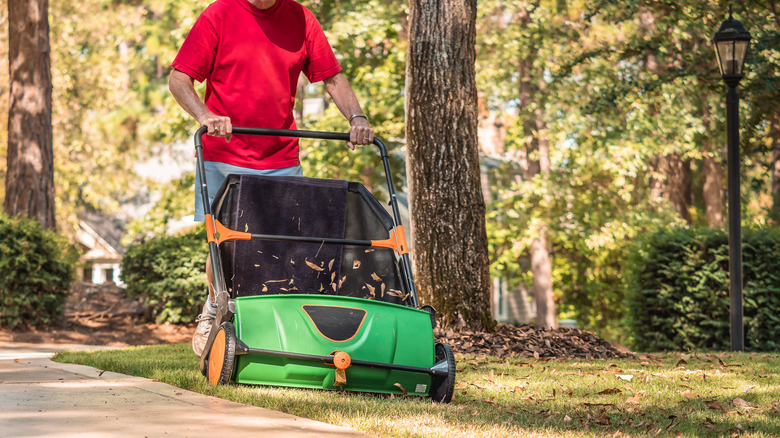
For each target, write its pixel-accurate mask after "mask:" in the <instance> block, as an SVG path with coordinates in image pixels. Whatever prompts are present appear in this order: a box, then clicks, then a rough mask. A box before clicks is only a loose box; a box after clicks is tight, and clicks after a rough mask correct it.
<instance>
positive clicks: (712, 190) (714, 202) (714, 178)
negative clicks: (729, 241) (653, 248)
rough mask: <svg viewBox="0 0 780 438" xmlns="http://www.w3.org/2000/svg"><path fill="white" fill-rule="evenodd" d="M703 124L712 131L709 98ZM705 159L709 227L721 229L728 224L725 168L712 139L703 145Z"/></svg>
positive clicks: (704, 195)
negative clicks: (725, 206)
mask: <svg viewBox="0 0 780 438" xmlns="http://www.w3.org/2000/svg"><path fill="white" fill-rule="evenodd" d="M702 122H703V123H704V126H705V127H707V128H708V129H710V128H711V127H712V118H711V116H710V107H709V102H708V99H707V97H705V98H704V99H703V101H702ZM701 146H702V151H704V158H703V159H702V169H701V178H702V199H704V211H705V217H706V218H707V226H709V227H710V228H721V227H723V226H724V225H725V224H726V218H725V216H724V214H723V206H724V202H723V187H724V181H723V166H721V165H720V160H719V159H718V155H719V154H718V153H717V150H716V148H715V146H714V145H713V144H712V140H711V139H710V138H708V137H707V138H705V139H704V140H703V143H702V145H701Z"/></svg>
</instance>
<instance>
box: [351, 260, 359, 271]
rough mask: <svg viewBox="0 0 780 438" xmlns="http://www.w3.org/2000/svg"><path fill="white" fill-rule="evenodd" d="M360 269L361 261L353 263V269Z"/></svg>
mask: <svg viewBox="0 0 780 438" xmlns="http://www.w3.org/2000/svg"><path fill="white" fill-rule="evenodd" d="M358 268H360V260H355V261H354V262H352V269H358Z"/></svg>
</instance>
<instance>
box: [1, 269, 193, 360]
mask: <svg viewBox="0 0 780 438" xmlns="http://www.w3.org/2000/svg"><path fill="white" fill-rule="evenodd" d="M194 330H195V326H194V325H192V324H190V325H175V324H155V323H153V322H150V320H149V317H148V312H147V309H146V307H145V306H144V305H143V304H141V303H140V302H138V301H134V300H132V299H129V298H128V297H127V295H125V293H124V290H123V289H121V288H119V287H117V286H115V285H113V284H103V285H96V284H91V283H73V284H72V285H71V292H70V295H69V297H68V299H67V301H66V302H65V316H64V318H63V320H62V321H61V322H60V323H59V324H57V325H55V326H53V327H49V328H46V329H40V330H27V331H11V330H0V340H2V341H12V342H28V343H53V344H86V345H110V346H116V347H123V346H130V345H153V344H171V343H180V342H189V341H190V340H191V339H192V333H193V331H194Z"/></svg>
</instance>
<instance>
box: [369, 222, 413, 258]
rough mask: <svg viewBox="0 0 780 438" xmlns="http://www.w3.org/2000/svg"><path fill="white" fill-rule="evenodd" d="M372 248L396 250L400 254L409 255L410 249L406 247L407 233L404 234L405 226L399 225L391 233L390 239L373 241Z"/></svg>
mask: <svg viewBox="0 0 780 438" xmlns="http://www.w3.org/2000/svg"><path fill="white" fill-rule="evenodd" d="M371 247H373V248H389V249H394V250H395V251H396V252H397V253H398V254H402V255H403V254H409V247H408V246H407V245H406V233H404V226H403V225H399V226H397V227H395V229H394V230H393V231H391V232H390V238H389V239H385V240H372V241H371Z"/></svg>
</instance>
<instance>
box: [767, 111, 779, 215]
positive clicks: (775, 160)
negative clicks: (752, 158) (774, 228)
mask: <svg viewBox="0 0 780 438" xmlns="http://www.w3.org/2000/svg"><path fill="white" fill-rule="evenodd" d="M779 111H780V109H776V110H775V111H774V112H773V113H772V114H770V116H769V123H770V125H769V126H770V128H769V137H770V138H771V139H772V200H773V203H772V215H773V216H774V217H775V221H776V222H780V112H779Z"/></svg>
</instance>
